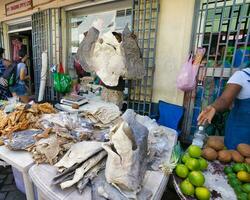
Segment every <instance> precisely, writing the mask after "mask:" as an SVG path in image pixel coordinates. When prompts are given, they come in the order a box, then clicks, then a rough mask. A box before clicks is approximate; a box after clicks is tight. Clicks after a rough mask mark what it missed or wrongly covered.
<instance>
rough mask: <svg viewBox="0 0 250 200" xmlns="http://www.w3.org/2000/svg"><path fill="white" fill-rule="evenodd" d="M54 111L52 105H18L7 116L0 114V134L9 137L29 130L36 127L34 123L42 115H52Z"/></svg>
mask: <svg viewBox="0 0 250 200" xmlns="http://www.w3.org/2000/svg"><path fill="white" fill-rule="evenodd" d="M54 112H55V110H54V108H53V106H52V105H50V104H48V103H45V104H32V105H29V104H27V105H19V106H17V107H16V108H15V111H14V112H11V113H9V114H5V113H3V111H2V112H1V113H0V117H1V118H0V119H1V120H0V134H1V135H4V136H7V137H10V138H11V134H12V133H13V132H15V131H21V130H25V129H29V128H30V129H31V128H36V127H38V126H37V125H36V122H37V121H38V119H39V118H40V116H41V114H43V113H54Z"/></svg>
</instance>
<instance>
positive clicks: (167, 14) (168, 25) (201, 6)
mask: <svg viewBox="0 0 250 200" xmlns="http://www.w3.org/2000/svg"><path fill="white" fill-rule="evenodd" d="M249 4H250V1H249V0H32V1H31V0H16V1H13V0H2V1H1V5H0V22H1V37H0V40H1V44H2V46H4V48H5V49H6V54H5V56H6V57H7V58H9V59H13V58H14V55H15V52H14V48H15V45H18V41H20V40H22V43H25V44H27V46H28V47H29V48H28V49H29V52H30V56H31V62H30V66H31V67H30V70H29V73H30V74H31V75H32V76H33V79H32V80H31V82H30V86H31V88H32V90H33V92H34V93H35V94H37V92H38V88H39V81H40V72H41V71H40V70H41V53H42V52H43V51H47V52H48V63H49V65H50V66H52V65H58V64H59V63H62V64H63V66H64V68H65V70H66V71H68V72H69V73H70V72H71V71H72V70H73V68H72V65H73V64H72V57H73V55H74V53H75V52H76V50H77V47H78V45H79V42H80V41H81V39H82V38H83V33H84V32H85V31H86V30H87V28H88V26H89V24H90V23H91V22H92V21H93V20H95V19H96V17H98V16H99V17H102V18H103V19H105V20H104V21H105V23H106V24H107V25H108V23H109V21H110V20H111V19H114V22H115V29H116V30H117V31H119V30H121V29H122V27H123V26H124V25H125V24H129V27H130V28H131V29H133V31H134V32H135V34H136V35H137V37H138V41H139V46H140V48H141V51H142V54H143V60H144V64H145V67H146V69H147V75H146V77H145V78H144V79H143V80H142V81H131V82H129V83H128V105H129V107H131V108H133V109H134V110H136V111H137V112H138V113H140V114H146V115H150V114H152V112H154V110H155V109H154V106H153V105H154V104H155V103H157V102H158V101H159V100H162V101H166V102H168V103H172V104H177V105H181V106H185V109H186V112H185V116H184V123H183V124H184V126H183V132H184V134H183V136H184V138H189V136H190V133H192V132H194V130H195V128H196V118H197V114H198V113H199V112H200V110H201V108H202V107H204V106H205V105H207V104H208V103H210V102H211V101H212V100H214V99H215V98H216V97H217V96H218V95H219V94H220V93H221V91H222V90H223V88H224V85H225V81H226V80H227V78H228V77H229V76H230V75H231V74H232V73H233V71H234V69H235V68H237V66H238V65H239V63H240V64H241V63H244V62H247V61H248V57H249V50H248V48H249V40H248V35H249V10H250V6H249ZM91 20H92V21H91ZM197 47H205V48H206V49H207V53H206V55H205V62H204V65H203V66H201V68H200V71H199V76H198V80H199V81H198V84H197V88H196V89H195V90H194V91H193V92H190V93H186V94H184V93H183V92H181V91H179V90H177V88H176V77H177V75H178V73H179V70H180V68H181V66H182V64H183V63H184V62H185V60H186V59H187V57H188V55H189V53H190V52H191V51H195V50H196V49H197ZM239 49H241V52H239V51H240V50H239ZM237 53H238V54H239V53H241V54H242V55H241V57H240V58H239V56H238V57H237V55H238V54H237ZM230 56H231V57H230ZM229 57H230V58H229ZM236 58H237V59H238V60H239V59H241V60H240V61H238V62H239V63H238V64H237V66H236V65H235V63H234V61H235V60H237V59H236ZM225 61H227V63H226V62H225ZM204 69H205V70H204ZM52 87H53V81H52V79H50V80H49V81H47V87H46V99H52V100H53V99H56V98H57V97H58V94H56V93H54V91H53V89H52Z"/></svg>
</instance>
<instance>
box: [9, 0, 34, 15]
mask: <svg viewBox="0 0 250 200" xmlns="http://www.w3.org/2000/svg"><path fill="white" fill-rule="evenodd" d="M29 9H32V0H17V1H13V2H11V3H8V4H6V5H5V12H6V15H13V14H16V13H20V12H23V11H26V10H29Z"/></svg>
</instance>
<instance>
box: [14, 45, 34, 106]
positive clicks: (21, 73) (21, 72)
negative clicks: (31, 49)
mask: <svg viewBox="0 0 250 200" xmlns="http://www.w3.org/2000/svg"><path fill="white" fill-rule="evenodd" d="M18 55H19V58H20V62H19V63H18V64H17V71H16V83H15V85H14V86H13V87H11V88H10V89H11V92H12V95H13V96H18V97H19V98H20V100H21V101H22V102H23V103H28V102H29V96H28V90H27V86H26V83H25V81H26V80H28V79H29V78H30V77H29V76H27V66H26V64H25V62H26V61H27V59H28V55H27V49H26V46H22V48H21V49H20V51H19V53H18Z"/></svg>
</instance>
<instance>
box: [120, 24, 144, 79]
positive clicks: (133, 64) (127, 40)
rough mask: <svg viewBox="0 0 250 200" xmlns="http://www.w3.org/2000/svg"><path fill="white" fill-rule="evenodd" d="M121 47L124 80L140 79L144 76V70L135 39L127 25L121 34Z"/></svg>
mask: <svg viewBox="0 0 250 200" xmlns="http://www.w3.org/2000/svg"><path fill="white" fill-rule="evenodd" d="M121 45H122V51H124V55H125V59H126V73H125V78H127V79H142V78H143V77H144V76H145V68H144V66H143V62H142V58H141V52H140V49H139V46H138V43H137V41H136V39H135V37H134V36H133V34H132V33H131V31H130V30H129V28H128V25H127V26H126V27H125V28H124V30H123V32H122V44H121Z"/></svg>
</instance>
